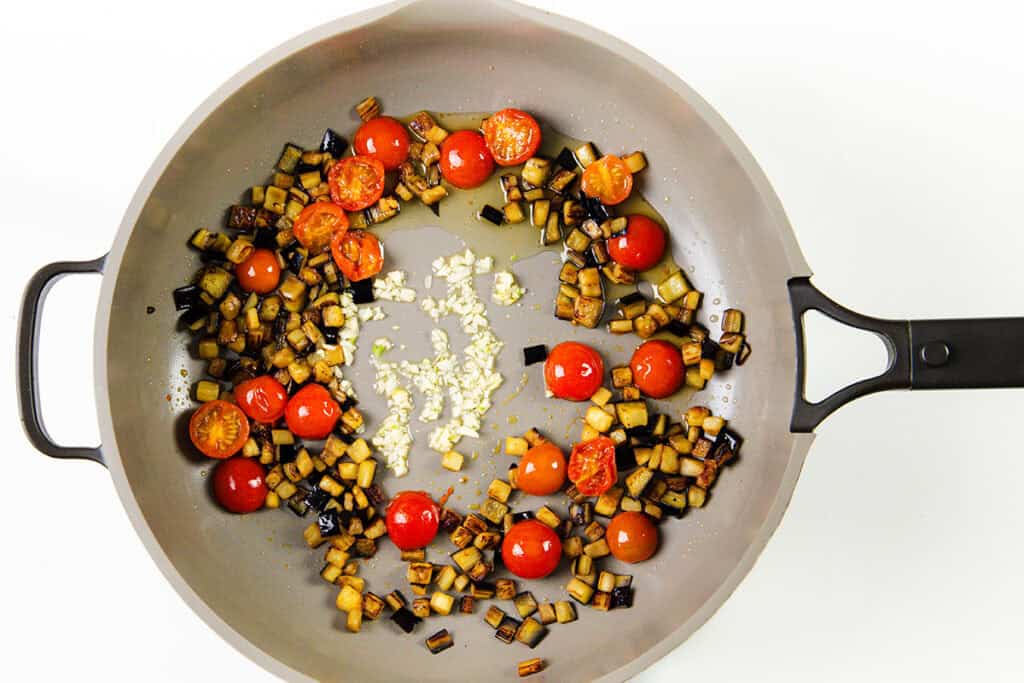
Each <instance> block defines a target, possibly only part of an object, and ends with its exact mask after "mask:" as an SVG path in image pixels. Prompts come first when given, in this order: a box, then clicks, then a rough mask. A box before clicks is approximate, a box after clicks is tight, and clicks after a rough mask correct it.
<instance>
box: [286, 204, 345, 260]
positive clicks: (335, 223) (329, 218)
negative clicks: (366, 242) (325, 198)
mask: <svg viewBox="0 0 1024 683" xmlns="http://www.w3.org/2000/svg"><path fill="white" fill-rule="evenodd" d="M346 230H348V216H346V215H345V212H344V211H342V209H341V207H340V206H338V205H337V204H332V203H331V202H313V203H312V204H310V205H309V206H307V207H306V208H304V209H303V210H302V212H301V213H300V214H299V216H298V218H296V219H295V225H294V226H292V232H293V233H294V234H295V239H297V240H298V241H299V244H301V245H302V246H304V247H305V248H306V249H308V250H309V253H310V255H311V256H312V255H315V254H319V253H320V252H323V251H327V249H328V247H330V246H331V240H333V239H334V236H335V235H337V234H338V233H339V232H340V233H344V232H345V231H346Z"/></svg>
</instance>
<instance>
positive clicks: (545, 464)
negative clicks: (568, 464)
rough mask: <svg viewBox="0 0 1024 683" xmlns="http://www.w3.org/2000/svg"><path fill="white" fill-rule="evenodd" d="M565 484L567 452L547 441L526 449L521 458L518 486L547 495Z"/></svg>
mask: <svg viewBox="0 0 1024 683" xmlns="http://www.w3.org/2000/svg"><path fill="white" fill-rule="evenodd" d="M564 484H565V454H564V453H562V449H561V448H559V447H558V446H556V445H555V444H553V443H551V442H550V441H545V442H543V443H540V444H537V445H536V446H534V447H533V448H531V449H530V450H528V451H526V453H525V454H524V455H523V457H522V458H520V459H519V469H518V470H517V473H516V488H517V489H519V490H520V491H523V492H524V493H529V494H530V495H533V496H547V495H551V494H552V493H554V492H555V491H558V490H559V489H561V488H562V486H563V485H564Z"/></svg>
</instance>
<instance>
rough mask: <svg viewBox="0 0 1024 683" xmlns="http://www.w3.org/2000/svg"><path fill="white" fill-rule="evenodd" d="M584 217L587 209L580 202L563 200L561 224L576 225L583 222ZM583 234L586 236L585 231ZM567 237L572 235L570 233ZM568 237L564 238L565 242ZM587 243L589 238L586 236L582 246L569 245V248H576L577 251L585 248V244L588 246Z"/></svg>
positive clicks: (569, 226)
mask: <svg viewBox="0 0 1024 683" xmlns="http://www.w3.org/2000/svg"><path fill="white" fill-rule="evenodd" d="M586 219H587V210H586V209H585V208H584V207H583V204H581V203H580V202H578V201H575V200H572V199H568V200H566V201H565V203H564V204H562V224H563V225H565V227H567V228H571V227H576V226H578V225H580V224H581V223H583V221H585V220H586ZM574 232H575V231H574ZM583 236H584V237H585V238H586V237H587V235H586V233H584V234H583ZM569 237H572V235H571V234H570V236H569ZM568 239H569V238H566V242H567V243H568ZM589 244H590V239H589V238H587V240H586V243H585V244H584V245H583V246H582V247H574V246H572V245H570V248H571V249H576V250H577V251H583V250H584V249H586V248H587V246H589Z"/></svg>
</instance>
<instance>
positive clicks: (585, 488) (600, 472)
mask: <svg viewBox="0 0 1024 683" xmlns="http://www.w3.org/2000/svg"><path fill="white" fill-rule="evenodd" d="M618 478H619V469H618V467H617V466H616V464H615V442H614V441H612V440H611V439H609V438H608V437H607V436H599V437H597V438H596V439H591V440H590V441H583V442H581V443H578V444H576V445H575V446H573V447H572V454H571V455H570V456H569V481H571V482H572V483H574V484H576V488H577V489H579V492H580V493H582V494H583V495H585V496H600V495H601V494H602V493H604V492H605V491H607V490H608V489H610V488H611V487H612V486H614V485H615V482H616V481H617V480H618Z"/></svg>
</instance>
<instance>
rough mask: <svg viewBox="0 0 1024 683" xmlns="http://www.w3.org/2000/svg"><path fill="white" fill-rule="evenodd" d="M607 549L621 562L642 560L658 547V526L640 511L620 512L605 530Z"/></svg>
mask: <svg viewBox="0 0 1024 683" xmlns="http://www.w3.org/2000/svg"><path fill="white" fill-rule="evenodd" d="M605 538H607V539H608V549H609V550H611V551H612V555H614V556H615V559H617V560H621V561H623V562H631V563H632V562H643V561H644V560H646V559H648V558H650V556H651V555H653V554H654V551H655V550H657V549H658V527H656V526H654V522H652V521H651V518H650V517H648V516H647V515H645V514H644V513H642V512H620V513H619V514H617V515H615V516H614V517H612V521H611V522H609V523H608V530H607V531H606V532H605Z"/></svg>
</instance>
